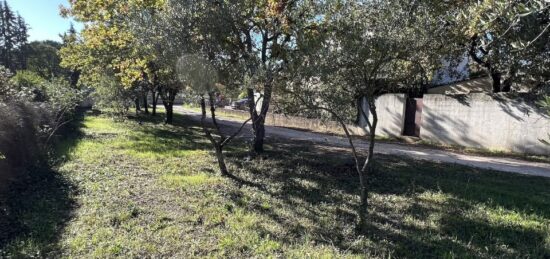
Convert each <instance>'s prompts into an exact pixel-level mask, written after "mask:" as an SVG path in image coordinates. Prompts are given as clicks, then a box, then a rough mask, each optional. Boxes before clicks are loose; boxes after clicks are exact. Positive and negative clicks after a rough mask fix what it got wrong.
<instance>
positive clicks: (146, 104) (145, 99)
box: [143, 91, 149, 114]
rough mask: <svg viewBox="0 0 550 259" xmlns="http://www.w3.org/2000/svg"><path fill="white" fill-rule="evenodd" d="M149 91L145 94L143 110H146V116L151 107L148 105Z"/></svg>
mask: <svg viewBox="0 0 550 259" xmlns="http://www.w3.org/2000/svg"><path fill="white" fill-rule="evenodd" d="M147 93H148V92H147V91H144V92H143V109H144V110H145V114H149V105H148V103H147Z"/></svg>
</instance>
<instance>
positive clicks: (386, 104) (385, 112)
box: [359, 94, 407, 137]
mask: <svg viewBox="0 0 550 259" xmlns="http://www.w3.org/2000/svg"><path fill="white" fill-rule="evenodd" d="M406 103H407V96H406V95H405V94H385V95H382V96H380V97H378V99H376V113H377V114H378V126H377V127H376V135H378V136H383V137H399V136H401V135H402V133H403V128H404V127H405V108H406ZM363 110H364V111H365V112H366V113H367V115H369V118H370V120H371V121H372V115H371V114H370V113H369V108H368V106H367V102H366V101H365V100H363ZM359 125H360V126H361V127H362V128H364V129H365V130H366V131H367V132H368V128H367V122H366V121H365V120H364V118H363V117H361V118H360V120H359Z"/></svg>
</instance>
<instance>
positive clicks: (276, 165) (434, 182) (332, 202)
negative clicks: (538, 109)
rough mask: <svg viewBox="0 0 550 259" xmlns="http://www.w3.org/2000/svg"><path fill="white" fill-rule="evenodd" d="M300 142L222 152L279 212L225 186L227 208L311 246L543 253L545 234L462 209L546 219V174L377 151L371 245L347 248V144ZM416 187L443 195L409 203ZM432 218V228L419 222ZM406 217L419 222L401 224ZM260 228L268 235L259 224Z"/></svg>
mask: <svg viewBox="0 0 550 259" xmlns="http://www.w3.org/2000/svg"><path fill="white" fill-rule="evenodd" d="M303 145H304V143H296V142H294V143H281V144H277V145H273V147H272V149H270V150H268V152H267V154H265V155H264V156H261V157H257V158H254V160H252V161H247V160H246V159H244V158H245V157H247V156H248V154H247V153H246V152H239V151H236V152H231V153H230V154H229V155H228V157H229V158H230V161H231V162H232V165H233V168H235V169H236V171H237V172H236V173H235V175H237V177H239V178H240V179H244V180H245V181H246V183H245V184H244V186H248V187H249V188H253V189H255V190H257V191H259V192H262V193H265V194H267V195H269V196H271V197H272V198H274V199H275V200H278V201H281V205H280V206H282V207H283V208H284V209H283V210H281V209H273V208H264V207H262V206H261V205H260V204H258V203H250V202H246V201H250V200H251V199H252V200H253V197H250V195H249V194H247V193H248V192H246V191H240V190H234V191H233V192H232V193H231V195H230V197H231V200H232V201H233V203H234V204H235V206H241V207H244V208H246V209H248V210H253V211H255V212H257V213H261V214H263V215H266V216H268V217H269V218H270V219H271V220H272V221H273V222H275V223H276V224H278V225H280V226H281V227H284V228H286V229H288V232H287V233H285V235H280V233H279V236H278V233H269V235H270V236H274V237H277V238H278V239H279V240H281V241H282V242H288V244H292V243H293V242H295V241H296V239H299V238H300V237H303V235H305V234H307V235H308V236H309V237H310V238H311V239H313V240H314V241H315V242H316V243H321V244H327V245H333V246H336V247H337V248H339V249H341V250H342V251H351V252H353V253H357V254H365V253H366V252H367V251H370V252H368V253H371V252H372V251H387V252H388V253H390V254H392V255H395V256H397V257H416V256H426V255H431V256H433V257H442V256H451V257H452V256H458V257H464V256H466V257H472V256H474V257H475V256H482V257H483V256H495V255H498V256H501V257H517V256H523V255H532V256H534V257H537V256H538V257H544V256H550V250H549V249H548V247H547V246H545V239H546V238H548V234H547V233H544V232H541V229H540V228H539V229H537V228H528V227H523V226H521V225H506V224H505V223H502V222H498V221H497V222H492V221H489V220H484V219H483V218H481V219H480V218H479V217H478V216H479V215H477V216H476V217H472V216H471V213H474V212H475V213H479V210H480V209H479V208H478V207H476V206H485V207H487V208H488V209H490V210H504V211H508V212H510V213H523V214H525V215H526V217H538V218H542V219H543V222H544V221H546V222H548V220H549V219H550V190H549V189H548V188H547V187H548V186H550V180H548V179H544V178H539V177H525V176H518V175H513V174H505V173H498V172H488V171H482V170H476V169H471V168H467V167H462V166H454V165H447V164H434V163H430V162H423V161H415V160H410V159H402V158H397V157H390V156H383V155H380V156H378V158H379V162H378V163H377V165H376V167H377V170H376V173H375V174H373V175H371V176H369V188H370V196H371V199H374V201H373V202H372V203H371V207H370V214H369V217H370V219H371V222H370V225H369V231H368V232H367V233H366V238H368V239H369V240H371V241H373V243H371V244H369V245H365V246H354V240H356V239H357V238H358V237H359V236H358V234H357V233H354V232H350V229H352V228H353V227H354V225H355V223H356V216H357V214H356V210H357V206H358V200H359V198H358V187H359V186H358V180H357V176H356V174H355V171H354V170H353V161H352V160H351V158H350V157H349V153H348V151H345V150H343V149H333V148H326V147H319V146H313V145H311V144H310V145H308V146H305V147H304V146H303ZM259 186H260V187H259ZM426 193H436V194H438V195H441V196H442V197H445V201H444V202H441V203H435V204H424V203H425V202H424V203H422V202H416V201H417V200H419V199H421V197H422V195H424V194H426ZM379 199H382V200H383V201H382V202H381V201H380V200H379ZM386 199H387V200H386ZM393 200H397V201H398V202H396V203H392V201H393ZM281 211H284V213H282V212H281ZM436 215H437V217H438V219H437V220H435V223H434V224H436V225H437V226H436V227H435V228H430V227H425V226H422V224H427V223H426V222H429V221H430V220H431V219H430V217H435V216H436ZM411 218H412V219H413V221H417V222H420V223H416V224H409V223H407V220H409V219H411ZM304 222H308V223H307V224H306V223H304ZM327 222H331V223H327ZM501 223H502V224H501ZM262 231H267V232H269V231H268V230H267V229H266V228H263V230H262ZM288 235H290V236H288Z"/></svg>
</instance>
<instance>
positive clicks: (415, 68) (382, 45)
mask: <svg viewBox="0 0 550 259" xmlns="http://www.w3.org/2000/svg"><path fill="white" fill-rule="evenodd" d="M325 10H328V11H327V13H326V14H324V15H323V17H324V18H323V20H322V21H320V24H319V28H322V29H320V30H317V31H315V32H311V33H309V34H307V35H304V38H303V39H302V40H301V41H299V42H298V44H299V46H300V52H301V56H300V57H299V58H297V59H296V60H295V62H294V63H293V66H292V68H293V69H292V72H290V73H288V74H287V76H288V78H289V79H291V82H290V83H288V84H287V86H286V92H287V94H288V102H289V103H290V104H291V105H292V104H294V105H298V106H300V107H301V109H306V110H320V111H322V112H323V113H325V114H327V115H328V116H330V117H331V118H332V119H334V120H336V121H337V122H338V123H339V124H340V125H341V126H342V129H343V131H344V133H345V135H346V137H347V139H348V141H349V145H350V148H351V151H352V155H353V159H354V162H355V170H356V172H357V174H358V179H359V185H360V206H359V211H358V215H359V225H358V226H359V227H360V229H362V230H364V228H365V225H366V222H367V215H368V191H369V188H368V178H369V176H370V175H372V174H373V173H374V170H375V166H374V161H375V156H374V151H375V143H376V139H375V136H376V129H377V125H378V120H379V118H378V113H377V107H376V99H377V98H378V97H379V96H380V95H382V94H384V93H390V92H396V91H407V90H409V89H411V88H415V87H418V86H420V85H422V84H426V83H427V82H429V80H430V75H431V72H433V71H435V69H436V68H437V65H435V64H437V63H438V62H436V61H438V58H437V57H436V56H435V55H432V54H431V48H432V46H431V44H432V42H433V41H431V36H430V35H432V34H433V33H434V30H436V29H437V28H438V26H436V25H435V24H434V20H433V19H431V17H432V16H431V15H430V12H429V9H427V8H424V7H423V6H420V5H416V4H415V1H406V0H402V1H393V2H386V1H344V2H339V3H327V5H326V6H325ZM358 99H359V100H364V102H365V103H366V105H365V107H364V106H363V105H358V107H357V109H358V112H359V116H360V117H361V118H363V119H364V121H365V122H366V123H367V129H366V130H367V132H368V134H367V135H366V137H365V138H366V140H368V143H369V145H368V149H367V150H366V155H365V156H364V157H363V156H362V154H363V152H361V151H360V150H358V148H357V147H356V145H355V143H354V138H353V137H352V134H351V132H350V129H349V128H348V126H347V125H349V124H348V123H350V122H351V121H352V120H353V119H352V118H353V117H354V116H352V115H351V114H352V112H350V110H353V109H351V107H353V106H352V105H351V104H356V103H357V102H356V100H358ZM299 109H300V108H298V109H295V110H299Z"/></svg>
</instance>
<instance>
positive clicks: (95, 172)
mask: <svg viewBox="0 0 550 259" xmlns="http://www.w3.org/2000/svg"><path fill="white" fill-rule="evenodd" d="M175 119H176V120H175V121H176V125H175V126H169V125H163V124H160V123H153V122H152V121H145V122H144V123H143V124H142V125H139V124H138V123H137V122H136V121H135V120H128V121H126V122H113V120H111V119H109V118H107V117H103V116H102V115H99V114H89V115H87V116H86V117H85V118H84V119H83V121H82V122H81V125H80V127H79V133H78V134H75V136H74V137H73V138H69V139H67V140H66V141H65V142H63V143H62V144H60V145H59V148H58V151H57V153H58V154H59V157H60V162H59V166H58V168H55V170H53V171H54V172H49V171H47V172H41V171H40V170H38V171H37V172H35V173H34V174H33V175H35V177H34V178H36V179H30V180H29V183H28V184H26V185H25V186H21V187H20V188H18V189H16V190H14V193H13V196H12V197H11V198H10V200H9V202H8V204H7V205H6V206H5V210H6V211H7V212H5V213H4V214H1V213H0V217H1V216H2V215H4V218H3V219H2V218H0V221H2V220H4V221H8V222H11V224H10V226H11V227H10V229H8V230H7V231H3V232H0V250H2V251H0V257H30V256H36V257H48V258H52V257H125V258H128V257H139V258H141V257H176V258H188V257H232V258H245V257H290V258H302V257H307V258H319V257H323V258H331V257H335V258H342V257H349V258H356V257H357V258H363V257H380V258H382V257H383V258H388V257H398V258H403V257H406V258H418V257H437V258H441V257H443V258H464V257H488V258H490V257H493V258H518V257H525V258H549V257H550V179H544V178H538V177H527V176H519V175H512V174H504V173H497V172H490V171H484V170H479V169H470V168H466V167H461V166H454V165H448V164H434V163H430V162H423V161H414V160H409V159H404V158H400V157H389V156H379V162H378V164H377V173H376V174H375V175H373V176H372V177H370V186H371V196H370V203H371V207H370V216H369V217H370V226H369V232H368V233H366V234H365V235H358V234H356V233H355V231H354V227H355V223H356V214H355V210H356V206H357V204H358V201H359V198H358V195H357V188H358V184H357V177H356V175H355V173H354V171H353V169H352V166H353V164H352V160H351V159H350V157H349V155H348V153H347V151H346V150H344V149H334V148H329V147H323V146H312V145H311V144H307V145H306V144H304V143H270V145H269V146H268V147H267V150H268V151H267V153H266V155H265V156H262V157H257V158H250V157H249V156H248V153H247V152H246V147H245V145H244V143H238V142H236V143H234V144H235V145H234V147H233V148H231V149H230V150H228V152H227V153H228V156H229V158H228V159H229V162H228V163H229V169H230V170H231V171H232V172H233V173H234V174H235V175H236V176H237V177H238V178H240V179H241V180H240V181H235V180H230V179H227V178H224V177H221V176H219V174H218V173H217V168H216V167H215V165H216V164H215V158H214V156H213V155H212V154H211V153H210V145H209V144H208V142H207V140H206V139H205V138H204V137H203V136H202V133H201V130H200V128H198V127H197V126H196V125H194V124H192V122H190V121H188V120H186V119H185V117H182V116H177V117H176V118H175ZM160 121H162V118H161V117H160V116H159V118H158V119H156V122H160Z"/></svg>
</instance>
